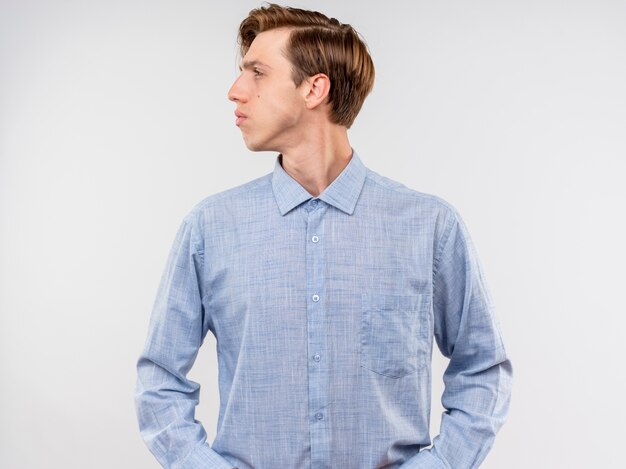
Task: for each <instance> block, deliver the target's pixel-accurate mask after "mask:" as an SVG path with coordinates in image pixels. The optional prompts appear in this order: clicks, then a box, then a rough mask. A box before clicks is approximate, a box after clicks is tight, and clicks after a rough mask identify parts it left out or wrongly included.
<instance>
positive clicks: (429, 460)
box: [400, 448, 450, 469]
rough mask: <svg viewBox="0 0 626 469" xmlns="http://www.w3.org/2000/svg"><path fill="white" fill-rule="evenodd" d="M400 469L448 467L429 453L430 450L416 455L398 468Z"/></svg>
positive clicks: (446, 468) (444, 468)
mask: <svg viewBox="0 0 626 469" xmlns="http://www.w3.org/2000/svg"><path fill="white" fill-rule="evenodd" d="M400 469H450V466H448V464H446V463H445V462H444V461H442V460H441V459H438V458H436V457H435V456H434V455H433V453H431V451H430V448H429V449H425V450H422V451H420V452H419V453H417V454H416V455H415V456H413V457H412V458H410V459H409V460H407V461H406V462H405V463H404V464H402V465H401V466H400Z"/></svg>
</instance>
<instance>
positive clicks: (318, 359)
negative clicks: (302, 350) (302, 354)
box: [313, 354, 322, 362]
mask: <svg viewBox="0 0 626 469" xmlns="http://www.w3.org/2000/svg"><path fill="white" fill-rule="evenodd" d="M321 359H322V357H320V356H319V355H318V354H315V355H314V356H313V360H315V361H316V362H318V361H320V360H321Z"/></svg>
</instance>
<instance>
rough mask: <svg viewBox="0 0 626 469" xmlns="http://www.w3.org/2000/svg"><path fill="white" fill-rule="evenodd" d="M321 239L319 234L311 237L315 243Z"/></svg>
mask: <svg viewBox="0 0 626 469" xmlns="http://www.w3.org/2000/svg"><path fill="white" fill-rule="evenodd" d="M319 240H320V239H319V238H318V237H317V236H313V237H312V238H311V241H313V242H314V243H317V242H318V241H319Z"/></svg>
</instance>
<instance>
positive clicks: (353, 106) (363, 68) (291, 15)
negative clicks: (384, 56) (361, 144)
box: [238, 3, 374, 128]
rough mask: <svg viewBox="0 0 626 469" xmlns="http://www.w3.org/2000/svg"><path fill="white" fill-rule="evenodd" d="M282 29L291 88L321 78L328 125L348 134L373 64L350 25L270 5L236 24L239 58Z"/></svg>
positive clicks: (370, 81) (371, 77) (370, 79)
mask: <svg viewBox="0 0 626 469" xmlns="http://www.w3.org/2000/svg"><path fill="white" fill-rule="evenodd" d="M283 27H286V28H290V29H292V31H291V36H290V38H289V42H288V43H287V50H286V51H285V53H286V57H287V59H288V60H289V61H290V62H291V63H292V65H293V73H292V76H293V81H294V83H295V84H296V86H300V84H301V83H302V82H303V81H304V79H305V78H307V77H310V76H313V75H315V74H317V73H324V74H326V75H327V76H328V78H329V79H330V92H329V96H328V102H329V104H330V106H331V112H330V120H331V121H332V122H334V123H335V124H340V125H345V126H346V127H347V128H350V126H351V125H352V123H353V122H354V119H355V118H356V115H357V114H358V113H359V111H360V110H361V106H362V105H363V101H365V97H366V96H367V95H368V94H369V93H370V91H371V90H372V87H373V86H374V63H373V62H372V58H371V57H370V55H369V52H368V51H367V46H366V45H365V43H364V42H363V40H362V39H361V37H360V36H359V34H358V33H357V32H356V31H355V29H354V28H353V27H352V26H350V25H349V24H342V23H340V22H339V21H337V20H336V19H335V18H328V17H327V16H326V15H323V14H322V13H319V12H317V11H310V10H301V9H299V8H291V7H282V6H280V5H276V4H274V3H270V4H268V6H266V7H260V8H256V9H254V10H252V11H251V12H250V13H249V15H248V17H247V18H246V19H244V20H243V21H242V22H241V24H240V26H239V38H238V41H239V46H240V52H241V56H242V57H243V56H244V55H246V52H248V49H249V48H250V45H251V44H252V41H254V38H255V37H256V36H257V35H258V34H260V33H262V32H264V31H269V30H271V29H276V28H283Z"/></svg>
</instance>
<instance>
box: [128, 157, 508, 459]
mask: <svg viewBox="0 0 626 469" xmlns="http://www.w3.org/2000/svg"><path fill="white" fill-rule="evenodd" d="M281 158H282V156H281V155H278V156H277V158H276V162H275V166H274V171H273V172H272V173H269V174H266V175H265V176H263V177H260V178H258V179H255V180H253V181H250V182H248V183H246V184H243V185H241V186H238V187H235V188H232V189H229V190H226V191H223V192H220V193H218V194H214V195H211V196H209V197H207V198H205V199H204V200H202V201H201V202H199V203H198V204H197V205H196V206H195V207H194V208H193V209H192V210H191V211H190V212H189V213H188V214H187V215H186V216H185V217H184V219H183V220H182V223H181V226H180V228H179V230H178V233H177V235H176V239H175V240H174V243H173V246H172V248H171V252H170V255H169V259H168V261H167V265H166V268H165V272H164V273H163V276H162V279H161V282H160V285H159V289H158V294H157V297H156V300H155V303H154V308H153V311H152V315H151V319H150V325H149V331H148V337H147V340H146V343H145V347H144V349H143V352H142V353H141V356H140V357H139V360H138V362H137V371H138V379H137V389H136V395H135V397H136V409H137V416H138V421H139V427H140V431H141V434H142V436H143V438H144V440H145V442H146V444H147V446H148V448H149V449H150V451H152V453H153V454H154V455H155V457H156V458H157V459H158V461H159V462H160V463H161V465H162V466H163V467H165V468H177V469H207V468H215V469H218V468H219V469H231V468H233V467H238V468H239V469H248V468H256V469H274V468H283V469H296V468H313V469H322V468H334V469H336V468H341V469H352V468H353V469H374V468H382V467H384V468H386V469H389V468H403V469H409V468H419V469H430V468H432V469H434V468H438V469H463V468H475V467H478V465H479V464H480V463H481V461H482V460H483V459H484V458H485V456H486V454H487V452H488V451H489V448H490V447H491V445H492V443H493V440H494V437H495V434H496V432H497V431H498V429H499V428H500V426H501V425H502V424H503V422H504V420H505V417H506V414H507V410H508V406H509V399H510V390H511V375H512V370H511V365H510V362H509V360H508V358H507V355H506V352H505V349H504V347H503V344H502V339H501V336H500V332H499V330H498V324H497V321H496V318H495V316H494V308H493V304H492V301H491V298H490V295H489V292H488V289H487V285H486V283H485V279H484V277H483V274H482V272H481V268H480V266H479V262H478V259H477V256H476V253H475V251H474V248H473V246H472V243H471V241H470V237H469V235H468V232H467V229H466V227H465V226H464V224H463V222H462V221H461V219H460V217H459V214H458V213H457V211H456V210H455V209H454V208H453V207H452V206H450V204H448V203H446V202H445V201H443V200H442V199H440V198H438V197H435V196H432V195H427V194H424V193H420V192H417V191H415V190H412V189H409V188H407V187H406V186H404V185H403V184H401V183H399V182H395V181H393V180H391V179H389V178H386V177H383V176H381V175H379V174H378V173H376V172H374V171H372V170H370V169H368V168H367V167H365V166H364V164H363V163H362V161H361V159H360V158H359V156H358V155H357V153H356V152H354V151H353V154H352V157H351V159H350V161H349V163H348V165H347V166H346V167H345V168H344V169H343V171H342V172H341V173H340V174H339V176H337V177H336V178H335V179H334V180H333V181H332V183H331V184H330V185H329V186H328V187H326V189H325V190H324V191H323V192H322V193H321V194H320V195H319V196H317V197H313V196H312V195H311V194H310V193H308V192H307V191H306V190H305V189H304V188H303V187H302V186H301V185H300V184H299V183H298V182H297V181H296V180H295V179H293V178H292V177H291V176H289V175H288V174H287V173H286V172H285V170H284V169H283V168H282V166H281ZM209 331H210V332H211V333H212V334H213V335H214V336H215V338H216V344H217V345H216V347H217V358H218V370H219V373H218V375H219V378H218V381H219V382H218V383H217V384H218V385H219V395H220V408H219V418H218V422H217V433H216V437H215V439H214V441H213V442H212V443H211V445H209V443H208V442H207V441H206V439H207V435H206V431H205V429H204V428H203V426H202V424H201V423H200V422H199V421H197V420H195V419H194V410H195V406H196V405H197V404H198V398H199V389H200V385H199V384H198V383H196V382H194V381H191V380H189V379H188V378H187V377H186V375H187V373H188V371H189V370H190V368H191V367H192V365H193V363H194V360H195V358H196V355H197V353H198V349H199V348H200V346H201V345H202V343H203V341H204V338H205V336H206V334H207V333H208V332H209ZM433 339H434V340H433ZM433 342H436V343H437V345H438V348H439V350H440V351H441V352H442V353H443V355H445V356H446V357H448V358H449V359H450V362H449V365H448V367H447V369H446V372H445V375H444V382H445V391H444V394H443V398H442V403H443V405H444V407H445V408H446V409H447V410H446V412H445V413H444V414H443V417H442V421H441V430H440V434H439V435H438V436H437V437H436V438H434V440H433V442H432V443H433V445H432V446H431V447H430V448H428V446H429V445H430V444H431V438H430V436H429V420H430V403H431V379H432V377H431V353H432V349H433ZM210 385H214V383H210Z"/></svg>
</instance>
